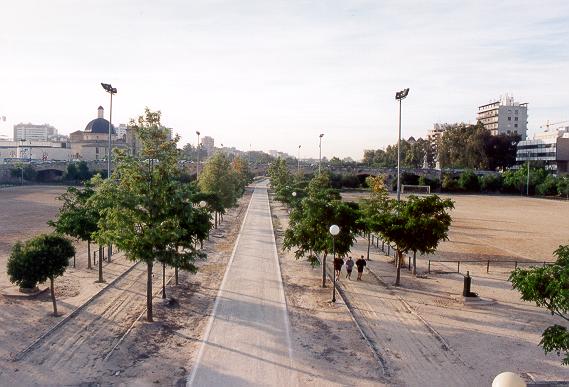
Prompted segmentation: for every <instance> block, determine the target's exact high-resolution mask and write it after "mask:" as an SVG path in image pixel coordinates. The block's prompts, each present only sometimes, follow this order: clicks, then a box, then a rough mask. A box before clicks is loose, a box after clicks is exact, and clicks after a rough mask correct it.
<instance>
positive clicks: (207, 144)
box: [201, 136, 215, 156]
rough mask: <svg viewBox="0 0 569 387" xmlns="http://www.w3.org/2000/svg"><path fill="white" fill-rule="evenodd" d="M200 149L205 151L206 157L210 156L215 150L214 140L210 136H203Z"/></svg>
mask: <svg viewBox="0 0 569 387" xmlns="http://www.w3.org/2000/svg"><path fill="white" fill-rule="evenodd" d="M201 144H202V147H203V148H204V149H205V150H206V152H207V155H208V156H211V155H212V154H213V151H214V149H215V140H214V139H213V137H210V136H203V137H202V141H201Z"/></svg>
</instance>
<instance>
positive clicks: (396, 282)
mask: <svg viewBox="0 0 569 387" xmlns="http://www.w3.org/2000/svg"><path fill="white" fill-rule="evenodd" d="M402 256H403V254H401V252H400V251H399V249H397V259H396V260H395V262H396V263H395V266H396V267H397V275H396V276H395V286H399V284H400V282H401V281H400V280H401V259H402Z"/></svg>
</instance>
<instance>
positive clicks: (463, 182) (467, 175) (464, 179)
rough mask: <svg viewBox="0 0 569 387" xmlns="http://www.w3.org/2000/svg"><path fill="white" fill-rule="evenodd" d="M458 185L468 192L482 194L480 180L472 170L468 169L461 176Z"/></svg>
mask: <svg viewBox="0 0 569 387" xmlns="http://www.w3.org/2000/svg"><path fill="white" fill-rule="evenodd" d="M458 185H459V187H460V188H461V189H462V190H464V191H466V192H480V180H479V179H478V176H476V174H475V173H474V171H473V170H471V169H466V170H465V171H463V172H462V173H461V174H460V177H459V178H458Z"/></svg>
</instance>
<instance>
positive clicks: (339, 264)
mask: <svg viewBox="0 0 569 387" xmlns="http://www.w3.org/2000/svg"><path fill="white" fill-rule="evenodd" d="M343 265H344V260H343V259H342V258H340V257H336V258H334V271H335V275H336V279H338V278H340V271H341V270H342V266H343Z"/></svg>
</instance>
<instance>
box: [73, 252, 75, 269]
mask: <svg viewBox="0 0 569 387" xmlns="http://www.w3.org/2000/svg"><path fill="white" fill-rule="evenodd" d="M73 268H74V269H75V253H73Z"/></svg>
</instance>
